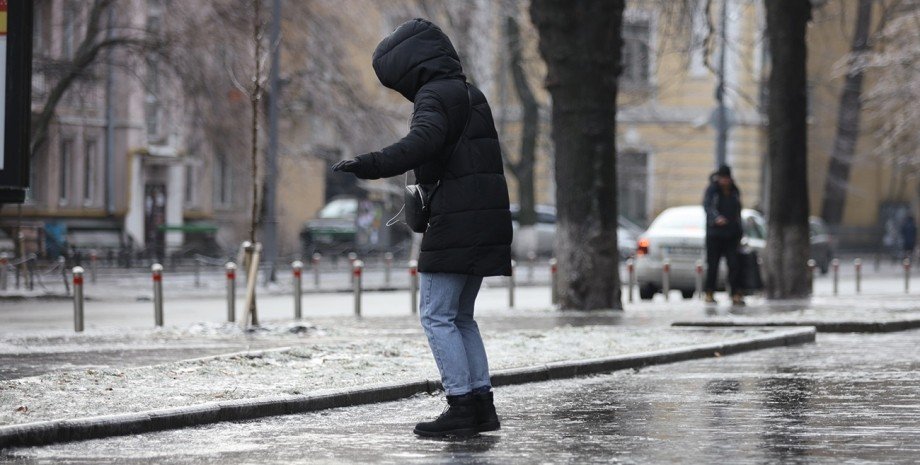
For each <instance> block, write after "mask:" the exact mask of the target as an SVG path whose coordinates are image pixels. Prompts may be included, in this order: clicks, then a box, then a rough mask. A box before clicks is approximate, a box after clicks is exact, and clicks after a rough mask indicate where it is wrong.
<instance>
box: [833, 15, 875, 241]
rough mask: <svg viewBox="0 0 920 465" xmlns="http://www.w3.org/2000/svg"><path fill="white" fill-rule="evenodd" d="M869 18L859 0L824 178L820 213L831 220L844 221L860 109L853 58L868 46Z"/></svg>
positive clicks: (859, 79)
mask: <svg viewBox="0 0 920 465" xmlns="http://www.w3.org/2000/svg"><path fill="white" fill-rule="evenodd" d="M871 19H872V0H859V9H858V11H857V14H856V30H855V32H854V34H853V44H852V49H851V52H850V58H849V60H850V69H849V70H848V71H847V75H846V78H845V79H844V82H843V91H842V92H841V93H840V107H839V108H838V109H837V137H836V138H835V139H834V149H833V151H832V152H831V161H830V163H829V165H828V168H827V177H825V179H824V201H823V203H822V206H821V216H822V217H823V218H824V220H825V221H827V222H828V223H830V224H835V225H836V224H840V223H842V222H843V210H844V207H845V206H846V200H847V186H848V185H849V183H850V168H851V165H852V163H853V154H854V153H855V152H856V141H857V139H858V138H859V115H860V113H861V112H862V99H861V95H862V85H863V67H862V66H855V64H854V61H855V60H857V59H858V58H859V57H860V56H861V55H862V54H864V53H865V52H867V51H868V50H869V24H870V22H871Z"/></svg>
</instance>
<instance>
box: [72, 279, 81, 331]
mask: <svg viewBox="0 0 920 465" xmlns="http://www.w3.org/2000/svg"><path fill="white" fill-rule="evenodd" d="M73 330H74V331H76V332H78V333H82V332H83V267H82V266H75V267H73Z"/></svg>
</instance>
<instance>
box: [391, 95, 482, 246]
mask: <svg viewBox="0 0 920 465" xmlns="http://www.w3.org/2000/svg"><path fill="white" fill-rule="evenodd" d="M464 85H466V97H467V100H468V101H469V103H470V111H469V113H468V114H467V117H466V124H464V125H463V131H462V132H461V133H460V136H459V137H458V138H457V142H456V143H455V144H454V149H453V150H452V151H451V152H450V155H448V157H447V159H446V160H444V166H445V169H446V166H447V164H448V163H449V162H450V159H451V157H453V156H454V153H456V152H457V147H459V146H460V142H462V141H463V137H464V135H465V134H466V128H467V127H468V126H469V125H470V118H472V117H473V97H472V96H471V95H470V88H469V85H467V84H464ZM407 176H408V175H407ZM440 185H441V181H438V182H437V183H435V184H409V185H407V186H406V192H405V194H404V197H405V207H404V208H405V210H406V224H407V225H409V229H411V230H412V231H414V232H417V233H423V232H425V231H427V230H428V222H429V220H431V199H432V198H434V193H435V192H437V190H438V187H439V186H440Z"/></svg>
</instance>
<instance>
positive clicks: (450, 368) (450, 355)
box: [413, 273, 479, 437]
mask: <svg viewBox="0 0 920 465" xmlns="http://www.w3.org/2000/svg"><path fill="white" fill-rule="evenodd" d="M465 283H466V276H464V275H457V274H447V273H422V275H421V286H422V288H421V295H422V298H421V312H420V313H421V321H422V327H423V328H424V329H425V334H426V335H427V336H428V345H429V346H431V353H432V354H433V355H434V360H435V362H436V363H437V364H438V371H439V372H440V373H441V383H442V384H443V386H444V392H445V393H447V405H448V408H447V409H446V410H444V412H443V413H441V415H440V416H438V418H437V419H435V420H433V421H423V422H420V423H418V424H416V425H415V429H413V432H414V433H415V434H417V435H419V436H429V437H445V436H454V435H456V436H472V435H474V434H476V433H477V432H478V431H479V425H478V416H477V413H478V409H477V404H476V396H475V395H474V394H472V393H471V392H470V369H469V364H468V362H467V359H466V350H465V349H464V348H463V338H462V336H461V335H460V331H459V330H458V329H457V326H456V324H455V321H456V319H457V312H458V310H459V308H460V294H461V292H462V291H463V285H464V284H465Z"/></svg>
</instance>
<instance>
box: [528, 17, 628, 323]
mask: <svg viewBox="0 0 920 465" xmlns="http://www.w3.org/2000/svg"><path fill="white" fill-rule="evenodd" d="M623 6H624V1H623V0H612V1H608V0H579V1H577V2H573V1H569V0H533V2H532V3H531V6H530V15H531V18H532V20H533V22H534V25H536V27H537V31H538V32H539V35H540V54H541V55H542V56H543V59H544V60H545V61H546V65H547V77H546V88H547V89H548V90H549V91H550V94H551V95H552V99H553V109H552V121H553V130H552V138H553V143H554V146H555V157H556V160H555V165H556V208H557V210H558V220H557V221H558V224H557V228H558V229H557V232H556V244H555V248H556V257H557V259H558V260H559V274H558V276H559V279H558V283H557V286H558V289H557V290H558V292H559V303H560V305H561V306H562V308H566V309H577V310H594V309H610V308H615V309H621V308H622V303H621V301H620V278H619V274H618V269H617V265H618V254H617V235H616V234H617V229H616V228H617V198H616V147H615V137H614V135H615V133H616V100H617V77H618V76H619V74H620V70H621V65H620V48H621V45H622V37H621V34H620V32H621V25H622V20H623Z"/></svg>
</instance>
